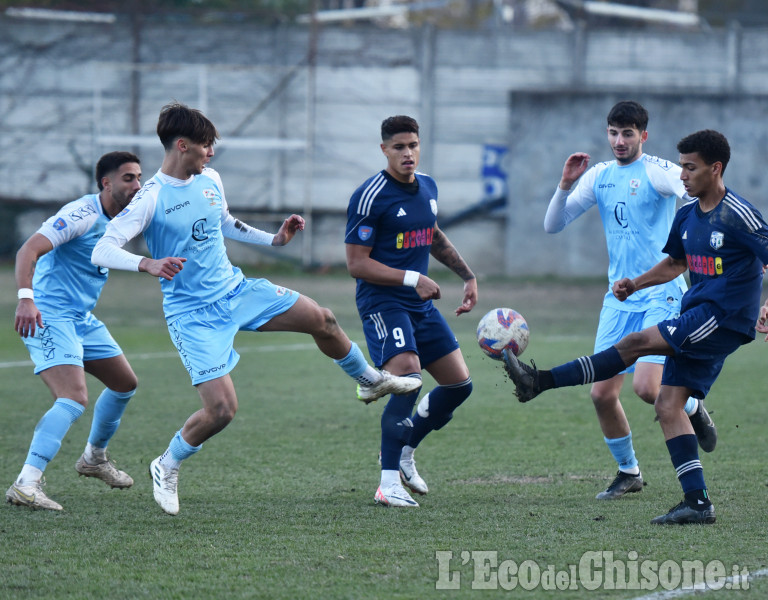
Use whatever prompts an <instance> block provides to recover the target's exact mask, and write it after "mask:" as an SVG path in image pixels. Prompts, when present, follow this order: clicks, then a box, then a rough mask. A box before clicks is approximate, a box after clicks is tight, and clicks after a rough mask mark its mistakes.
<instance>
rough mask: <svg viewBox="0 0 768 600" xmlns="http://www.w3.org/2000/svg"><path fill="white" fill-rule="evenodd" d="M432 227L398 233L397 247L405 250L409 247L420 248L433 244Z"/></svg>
mask: <svg viewBox="0 0 768 600" xmlns="http://www.w3.org/2000/svg"><path fill="white" fill-rule="evenodd" d="M433 231H434V230H433V228H432V227H425V228H424V229H417V230H415V231H404V232H402V233H398V234H397V244H396V245H397V249H398V250H405V249H408V248H419V247H422V246H429V245H430V244H432V234H433Z"/></svg>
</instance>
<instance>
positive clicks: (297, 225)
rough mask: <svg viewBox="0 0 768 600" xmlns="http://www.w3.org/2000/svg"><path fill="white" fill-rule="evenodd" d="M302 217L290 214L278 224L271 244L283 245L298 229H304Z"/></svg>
mask: <svg viewBox="0 0 768 600" xmlns="http://www.w3.org/2000/svg"><path fill="white" fill-rule="evenodd" d="M304 225H305V222H304V218H303V217H300V216H299V215H291V216H290V217H288V218H287V219H286V220H285V221H283V224H282V225H280V229H278V231H277V233H276V234H275V237H274V239H273V240H272V245H273V246H285V245H286V244H287V243H288V242H290V241H291V240H292V239H293V236H295V235H296V234H297V233H298V232H299V231H304Z"/></svg>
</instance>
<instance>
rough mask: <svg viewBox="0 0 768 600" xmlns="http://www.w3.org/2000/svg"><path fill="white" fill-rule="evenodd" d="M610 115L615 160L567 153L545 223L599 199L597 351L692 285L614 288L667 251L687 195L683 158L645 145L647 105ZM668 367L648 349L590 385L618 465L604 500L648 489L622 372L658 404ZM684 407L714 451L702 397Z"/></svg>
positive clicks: (653, 319)
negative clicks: (621, 295) (626, 293)
mask: <svg viewBox="0 0 768 600" xmlns="http://www.w3.org/2000/svg"><path fill="white" fill-rule="evenodd" d="M607 121H608V142H609V143H610V145H611V150H612V151H613V155H614V156H615V160H612V161H609V162H602V163H598V164H596V165H595V166H593V167H592V168H590V169H589V170H587V168H588V165H589V158H590V157H589V155H587V154H585V153H583V152H577V153H575V154H572V155H571V156H569V157H568V159H567V160H566V162H565V166H564V167H563V174H562V178H561V179H560V183H559V185H558V187H557V190H556V191H555V194H554V196H553V197H552V200H551V201H550V203H549V207H548V209H547V214H546V216H545V218H544V229H545V230H546V231H547V232H548V233H557V232H559V231H562V230H563V228H564V227H565V226H566V225H568V224H569V223H571V222H572V221H574V220H575V219H576V218H578V217H579V216H581V215H582V214H583V213H585V212H586V211H587V210H589V209H590V208H591V207H593V206H595V205H597V207H598V210H599V211H600V218H601V219H602V222H603V230H604V231H605V241H606V245H607V248H608V291H607V292H606V295H605V298H604V300H603V307H602V310H601V312H600V321H599V324H598V328H597V335H596V338H595V352H600V351H601V350H605V349H606V348H608V347H610V346H612V345H613V344H615V343H616V342H618V341H619V340H620V339H621V338H623V337H624V336H625V335H627V334H628V333H631V332H633V331H640V330H642V329H644V328H646V327H648V326H650V325H653V324H655V323H658V322H659V321H663V320H665V319H669V318H672V317H674V316H677V315H678V314H679V312H680V299H681V297H682V295H683V293H684V292H685V290H686V289H687V286H686V283H685V280H684V279H683V277H682V275H680V276H679V277H676V278H675V279H673V280H671V281H669V282H668V283H666V284H665V285H659V286H655V287H653V288H649V289H645V290H642V291H641V292H639V293H637V294H634V295H633V296H632V297H631V298H629V299H628V300H627V301H626V302H619V301H618V300H617V299H616V298H615V297H614V295H613V293H612V292H611V287H610V286H611V284H612V283H613V282H614V281H617V280H618V279H620V278H622V277H636V276H638V275H640V274H641V273H644V272H645V271H647V270H648V269H650V268H651V267H652V266H653V265H655V264H656V263H658V262H659V261H660V260H661V259H662V258H663V256H664V254H663V252H662V248H663V247H664V243H665V242H666V240H667V235H668V234H669V228H670V226H671V225H672V219H673V218H674V214H675V205H676V201H677V199H678V198H683V197H684V196H686V194H685V190H684V188H683V184H682V182H681V181H680V167H679V166H678V165H676V164H674V163H671V162H669V161H666V160H664V159H661V158H657V157H655V156H649V155H648V154H645V153H644V152H643V143H644V142H645V141H646V140H647V139H648V131H647V126H648V113H647V111H646V110H645V108H643V107H642V106H641V105H640V104H638V103H637V102H633V101H623V102H619V103H617V104H616V105H615V106H614V107H613V108H612V109H611V111H610V112H609V113H608V117H607ZM577 180H578V184H577V185H576V187H575V188H573V185H574V183H576V181H577ZM572 188H573V189H572ZM688 199H689V198H688ZM663 366H664V357H663V356H644V357H641V358H640V359H639V360H638V362H637V364H636V365H633V366H631V367H629V368H628V369H627V370H626V371H624V372H622V373H620V374H618V375H616V376H615V377H613V378H611V379H609V380H607V381H597V382H595V383H594V384H593V385H592V389H591V396H592V401H593V403H594V406H595V410H596V412H597V418H598V421H599V422H600V428H601V429H602V432H603V437H604V439H605V442H606V444H607V445H608V448H609V450H610V452H611V454H612V455H613V457H614V459H615V460H616V463H617V464H618V473H617V475H616V478H615V479H614V480H613V482H612V483H611V484H610V485H609V486H608V488H607V489H606V490H605V491H603V492H600V493H599V494H598V495H597V498H598V499H600V500H613V499H616V498H620V497H621V496H623V495H624V494H626V493H629V492H639V491H641V490H642V489H643V485H644V482H643V477H642V474H641V473H640V466H639V464H638V461H637V457H636V455H635V450H634V446H633V443H632V432H631V430H630V427H629V422H628V420H627V417H626V414H625V413H624V409H623V407H622V405H621V402H620V400H619V392H620V391H621V387H622V385H623V383H624V377H625V374H626V373H632V372H634V375H633V378H632V386H633V389H634V391H635V393H636V394H637V395H638V396H639V397H640V398H641V399H642V400H644V401H645V402H647V403H648V404H653V403H654V402H655V400H656V397H657V396H658V395H659V386H660V385H661V374H662V370H663ZM686 412H687V413H688V415H689V416H690V417H691V422H692V424H693V425H694V429H695V430H696V434H697V436H698V439H699V443H700V444H701V447H702V449H704V450H705V451H707V452H711V451H712V450H714V447H715V443H716V442H717V430H716V429H715V426H714V423H713V422H712V419H711V418H710V416H709V414H708V413H707V411H706V408H705V407H704V402H703V401H700V400H697V399H696V398H690V399H689V401H688V403H687V405H686Z"/></svg>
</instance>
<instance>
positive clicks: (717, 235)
mask: <svg viewBox="0 0 768 600" xmlns="http://www.w3.org/2000/svg"><path fill="white" fill-rule="evenodd" d="M724 240H725V234H723V233H722V232H720V231H713V232H712V234H711V235H710V236H709V245H710V246H712V247H713V248H714V249H715V250H720V248H722V247H723V241H724Z"/></svg>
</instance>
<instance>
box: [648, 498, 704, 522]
mask: <svg viewBox="0 0 768 600" xmlns="http://www.w3.org/2000/svg"><path fill="white" fill-rule="evenodd" d="M714 522H715V507H714V506H713V505H712V504H710V505H709V506H707V508H705V509H704V510H696V509H695V508H691V507H690V506H688V505H687V504H686V503H685V501H683V502H681V503H680V504H678V505H677V506H674V507H673V508H672V509H671V510H670V511H669V512H668V513H667V514H666V515H660V516H658V517H656V518H655V519H651V523H653V524H654V525H686V524H688V523H698V524H700V525H710V524H712V523H714Z"/></svg>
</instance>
